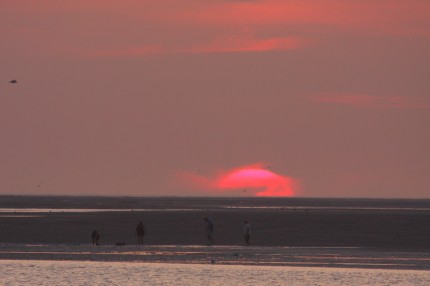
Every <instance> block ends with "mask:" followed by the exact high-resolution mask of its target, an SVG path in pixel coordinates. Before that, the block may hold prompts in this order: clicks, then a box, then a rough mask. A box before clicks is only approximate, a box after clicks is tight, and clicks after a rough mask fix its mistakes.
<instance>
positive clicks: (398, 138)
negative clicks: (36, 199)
mask: <svg viewBox="0 0 430 286" xmlns="http://www.w3.org/2000/svg"><path fill="white" fill-rule="evenodd" d="M36 2H37V3H36ZM429 15H430V2H429V1H427V0H409V1H405V0H381V1H374V0H292V1H281V0H230V1H228V0H214V1H194V0H169V1H164V0H157V1H156V0H147V1H139V0H124V1H113V0H103V1H102V0H86V1H83V0H74V1H55V0H50V1H48V0H41V1H30V0H23V1H12V0H5V1H1V3H0V36H1V41H0V51H1V53H0V65H1V68H0V130H1V140H0V158H1V162H2V163H1V164H0V194H58V195H62V194H68V195H75V194H76V195H82V194H88V195H94V194H95V195H142V196H143V195H151V196H153V195H161V196H164V195H178V196H181V195H184V196H188V195H195V196H205V195H217V194H219V195H234V196H237V195H240V196H242V195H250V193H251V195H257V194H258V193H259V192H260V193H261V192H263V193H264V192H265V191H267V190H270V188H271V187H270V186H274V185H276V186H278V185H282V186H284V187H285V186H288V187H285V188H281V189H282V190H287V189H288V190H290V191H291V193H290V195H298V196H309V197H402V198H424V197H425V198H430V192H429V190H430V177H429V176H428V174H429V173H430V128H429V127H428V123H429V122H430V81H429V80H428V75H429V74H430V53H429V52H428V51H430V17H429ZM12 79H17V80H18V84H11V83H9V81H10V80H12ZM261 162H265V163H264V164H261ZM256 164H257V165H256ZM249 166H259V167H258V170H259V171H255V170H254V169H252V168H251V170H248V169H246V168H248V167H249ZM240 170H248V171H244V172H245V173H241V171H240ZM238 172H239V173H238ZM178 174H192V176H190V177H192V178H200V179H199V180H203V181H206V182H207V181H210V182H212V184H211V185H210V186H205V185H201V187H196V184H193V182H194V181H193V179H190V181H189V182H184V180H183V178H182V179H180V178H178ZM220 174H223V176H225V178H235V180H236V179H237V178H238V177H240V178H244V179H243V182H241V183H238V184H237V185H235V184H236V183H234V184H233V185H234V186H235V187H234V188H233V187H228V188H224V187H220V185H219V184H218V187H219V188H214V187H213V186H214V182H215V180H216V179H219V180H221V178H222V176H221V175H220ZM243 174H246V175H245V176H242V175H243ZM250 174H251V175H252V176H254V175H255V176H256V177H259V176H260V179H258V178H256V180H255V181H254V180H251V181H249V175H250ZM229 176H230V177H229ZM261 178H263V179H261ZM269 181H270V182H269ZM218 182H219V181H218ZM235 182H236V181H235ZM250 182H251V183H250ZM297 182H300V188H297V189H295V188H296V186H297V184H296V183H297ZM230 183H231V182H230ZM249 184H251V185H254V186H255V187H254V189H253V191H252V192H249V193H248V192H244V191H243V189H244V188H249V187H247V185H249ZM191 185H193V187H192V186H191ZM215 185H216V184H215ZM230 186H231V184H230ZM293 187H294V188H293ZM226 189H227V190H226ZM293 189H294V190H293ZM217 190H218V192H217ZM283 194H287V193H286V192H285V193H283Z"/></svg>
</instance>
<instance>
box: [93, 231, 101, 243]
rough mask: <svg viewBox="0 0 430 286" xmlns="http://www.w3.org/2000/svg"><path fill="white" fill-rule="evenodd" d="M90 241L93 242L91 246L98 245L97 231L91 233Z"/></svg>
mask: <svg viewBox="0 0 430 286" xmlns="http://www.w3.org/2000/svg"><path fill="white" fill-rule="evenodd" d="M91 240H92V241H93V246H95V245H99V240H100V233H99V232H98V231H97V230H93V232H92V233H91Z"/></svg>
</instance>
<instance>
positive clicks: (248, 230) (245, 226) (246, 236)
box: [243, 220, 251, 245]
mask: <svg viewBox="0 0 430 286" xmlns="http://www.w3.org/2000/svg"><path fill="white" fill-rule="evenodd" d="M243 238H244V239H245V243H246V245H249V239H250V238H251V225H250V224H249V222H248V221H247V220H245V221H244V222H243Z"/></svg>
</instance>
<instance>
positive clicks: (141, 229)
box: [136, 221, 146, 244]
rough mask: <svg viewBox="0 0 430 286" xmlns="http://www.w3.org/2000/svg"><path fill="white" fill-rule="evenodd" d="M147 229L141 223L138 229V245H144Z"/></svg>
mask: <svg viewBox="0 0 430 286" xmlns="http://www.w3.org/2000/svg"><path fill="white" fill-rule="evenodd" d="M145 233H146V229H145V226H144V225H143V223H142V222H141V221H139V224H138V225H137V227H136V235H137V244H143V237H144V236H145Z"/></svg>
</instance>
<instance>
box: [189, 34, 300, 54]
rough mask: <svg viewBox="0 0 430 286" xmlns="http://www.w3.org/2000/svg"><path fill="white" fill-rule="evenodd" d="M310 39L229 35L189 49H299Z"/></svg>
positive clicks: (197, 50) (242, 50)
mask: <svg viewBox="0 0 430 286" xmlns="http://www.w3.org/2000/svg"><path fill="white" fill-rule="evenodd" d="M307 44H308V41H306V40H304V39H299V38H295V37H284V38H268V39H255V38H249V37H248V38H246V37H227V38H224V39H219V40H217V41H214V42H212V43H210V44H205V45H202V46H197V47H194V48H191V49H189V51H190V52H192V53H228V52H266V51H286V50H292V49H298V48H301V47H303V46H305V45H307Z"/></svg>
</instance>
